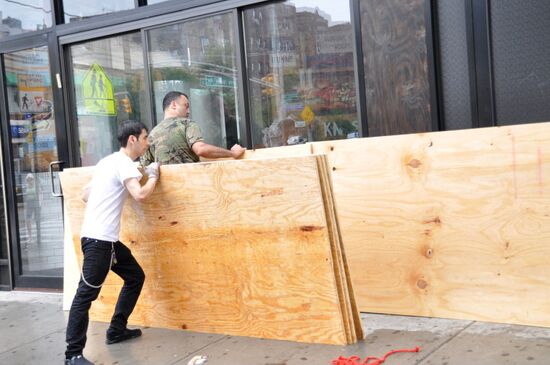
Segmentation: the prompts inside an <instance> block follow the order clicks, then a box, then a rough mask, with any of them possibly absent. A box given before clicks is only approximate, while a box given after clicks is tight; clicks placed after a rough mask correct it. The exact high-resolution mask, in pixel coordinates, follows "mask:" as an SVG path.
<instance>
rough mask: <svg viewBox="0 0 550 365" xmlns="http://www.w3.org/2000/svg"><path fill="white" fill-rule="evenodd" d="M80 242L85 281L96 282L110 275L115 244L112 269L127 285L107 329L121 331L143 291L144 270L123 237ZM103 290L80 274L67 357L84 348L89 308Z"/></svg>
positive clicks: (70, 313) (72, 311)
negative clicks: (115, 240)
mask: <svg viewBox="0 0 550 365" xmlns="http://www.w3.org/2000/svg"><path fill="white" fill-rule="evenodd" d="M80 242H81V245H82V253H83V254H84V263H83V264H82V273H83V275H84V278H85V279H86V281H87V282H88V283H89V284H92V285H94V286H98V285H100V284H101V283H103V281H104V280H105V278H106V277H107V274H108V273H109V264H110V262H111V250H112V247H113V246H114V250H115V255H116V263H115V262H113V264H112V267H111V270H113V272H115V273H116V274H117V275H118V276H120V277H121V278H122V279H123V280H124V285H123V286H122V289H121V291H120V294H119V296H118V301H117V303H116V307H115V313H114V314H113V317H112V319H111V324H110V326H109V329H108V332H118V331H122V330H124V329H125V328H126V325H127V324H128V317H130V314H132V311H133V310H134V307H135V305H136V302H137V300H138V297H139V294H140V293H141V288H142V287H143V282H144V281H145V274H144V273H143V270H142V269H141V266H139V264H138V263H137V261H136V259H135V258H134V256H132V252H131V251H130V249H129V248H128V247H126V246H125V245H124V244H123V243H122V242H120V241H117V242H114V243H111V242H107V241H100V240H96V239H91V238H86V237H83V238H82V239H81V241H80ZM100 290H101V288H92V287H90V286H88V285H87V284H86V283H85V282H84V281H83V280H82V277H80V282H79V283H78V290H77V291H76V295H75V297H74V299H73V304H72V305H71V311H70V312H69V322H68V323H67V336H66V340H67V351H65V356H66V357H67V358H70V357H72V356H74V355H79V354H81V353H82V351H83V350H84V346H85V345H86V332H87V330H88V321H89V318H88V311H89V309H90V306H91V305H92V302H93V301H94V300H96V298H97V297H98V295H99V291H100Z"/></svg>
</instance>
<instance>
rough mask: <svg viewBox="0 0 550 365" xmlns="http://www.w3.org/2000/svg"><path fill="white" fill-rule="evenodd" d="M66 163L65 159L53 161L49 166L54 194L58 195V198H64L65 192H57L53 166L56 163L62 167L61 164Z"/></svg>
mask: <svg viewBox="0 0 550 365" xmlns="http://www.w3.org/2000/svg"><path fill="white" fill-rule="evenodd" d="M64 163H65V161H52V162H50V166H49V170H50V182H51V183H52V195H53V196H55V197H58V198H62V197H63V194H62V193H61V192H59V193H56V192H55V184H54V182H53V167H54V166H55V165H57V166H59V167H61V165H63V164H64Z"/></svg>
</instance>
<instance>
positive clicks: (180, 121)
mask: <svg viewBox="0 0 550 365" xmlns="http://www.w3.org/2000/svg"><path fill="white" fill-rule="evenodd" d="M162 107H163V110H164V120H162V121H161V122H160V123H159V124H158V125H157V126H156V127H155V128H153V130H152V131H151V133H149V145H150V146H149V150H148V151H147V152H146V153H145V154H144V155H143V157H142V158H141V165H142V166H147V165H149V164H150V163H152V162H160V163H161V164H176V163H188V162H198V161H199V157H205V158H223V157H233V158H239V157H241V156H242V155H243V153H244V151H245V148H243V147H241V146H240V145H238V144H236V145H234V146H233V147H231V149H230V150H227V149H225V148H220V147H217V146H213V145H210V144H208V143H206V142H204V140H203V138H202V133H201V131H200V128H199V126H198V124H197V123H195V122H193V121H191V120H190V119H189V98H188V97H187V95H186V94H184V93H182V92H179V91H170V92H169V93H168V94H166V96H165V97H164V99H163V101H162Z"/></svg>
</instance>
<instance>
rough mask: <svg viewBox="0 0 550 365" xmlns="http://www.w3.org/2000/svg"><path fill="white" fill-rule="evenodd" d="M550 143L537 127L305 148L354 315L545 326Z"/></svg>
mask: <svg viewBox="0 0 550 365" xmlns="http://www.w3.org/2000/svg"><path fill="white" fill-rule="evenodd" d="M549 142H550V123H537V124H529V125H518V126H507V127H498V128H483V129H471V130H462V131H447V132H437V133H423V134H411V135H400V136H389V137H376V138H363V139H354V140H342V141H327V142H315V143H312V144H311V145H310V149H311V152H312V153H325V154H326V155H327V158H328V161H329V170H330V172H331V178H332V182H333V193H334V201H335V205H336V207H337V212H338V221H339V224H340V228H341V233H342V242H343V245H344V247H345V249H346V253H347V257H348V263H349V268H350V273H351V277H352V281H353V289H354V291H355V295H356V300H357V302H358V305H359V309H360V310H361V311H366V312H377V313H391V314H404V315H420V316H432V317H446V318H462V319H473V320H484V321H493V322H502V323H515V324H527V325H537V326H546V327H549V326H550V286H549V284H548V283H550V265H548V262H550V143H549ZM253 153H254V152H252V151H251V152H250V153H249V155H250V154H253ZM279 154H280V151H279V152H277V153H276V155H279ZM268 156H269V150H265V151H262V157H264V158H265V157H268Z"/></svg>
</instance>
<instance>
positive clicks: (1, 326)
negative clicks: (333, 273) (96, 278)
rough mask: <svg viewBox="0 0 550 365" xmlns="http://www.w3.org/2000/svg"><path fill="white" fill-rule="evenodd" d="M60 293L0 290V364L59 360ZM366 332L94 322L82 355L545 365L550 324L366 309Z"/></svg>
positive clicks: (237, 362) (220, 361)
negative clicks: (126, 332)
mask: <svg viewBox="0 0 550 365" xmlns="http://www.w3.org/2000/svg"><path fill="white" fill-rule="evenodd" d="M61 308H62V296H61V294H49V293H29V292H0V364H5V365H19V364H21V365H30V364H45V365H49V364H62V363H63V358H64V356H63V353H64V351H65V325H66V320H67V313H65V312H63V310H62V309H61ZM361 317H362V321H363V328H364V329H365V333H366V338H365V339H364V340H363V341H361V342H359V343H358V344H356V345H351V346H331V345H313V344H304V343H296V342H287V341H274V340H262V339H256V338H249V337H235V336H223V335H217V334H204V333H196V332H189V331H182V330H165V329H157V328H143V337H141V338H138V339H135V340H130V341H128V342H126V343H120V344H115V345H110V346H107V345H105V342H104V341H105V330H106V329H107V325H106V324H105V323H98V322H92V323H91V324H90V327H89V329H88V344H87V346H86V349H85V351H84V355H85V356H86V357H87V358H88V359H90V360H91V361H94V362H95V364H97V365H100V364H104V365H106V364H116V365H127V364H128V365H129V364H155V365H164V364H166V365H168V364H178V365H187V363H188V361H189V360H190V359H191V358H192V357H193V356H195V355H207V356H208V362H207V365H305V364H315V365H330V364H331V361H332V360H334V359H336V358H338V357H339V356H345V357H350V356H353V355H356V356H359V357H361V358H362V359H364V358H365V357H366V356H378V357H382V356H383V355H384V354H385V353H386V352H388V351H390V350H392V349H401V348H414V347H416V346H419V347H420V348H421V351H420V352H419V353H402V354H395V355H392V356H390V357H388V359H387V360H386V362H385V363H384V365H412V364H422V365H428V364H434V365H497V364H498V365H512V364H527V365H548V364H550V329H545V328H538V327H526V326H512V325H500V324H490V323H484V322H475V321H460V320H448V319H433V318H420V317H404V316H388V315H377V314H369V313H363V314H361Z"/></svg>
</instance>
